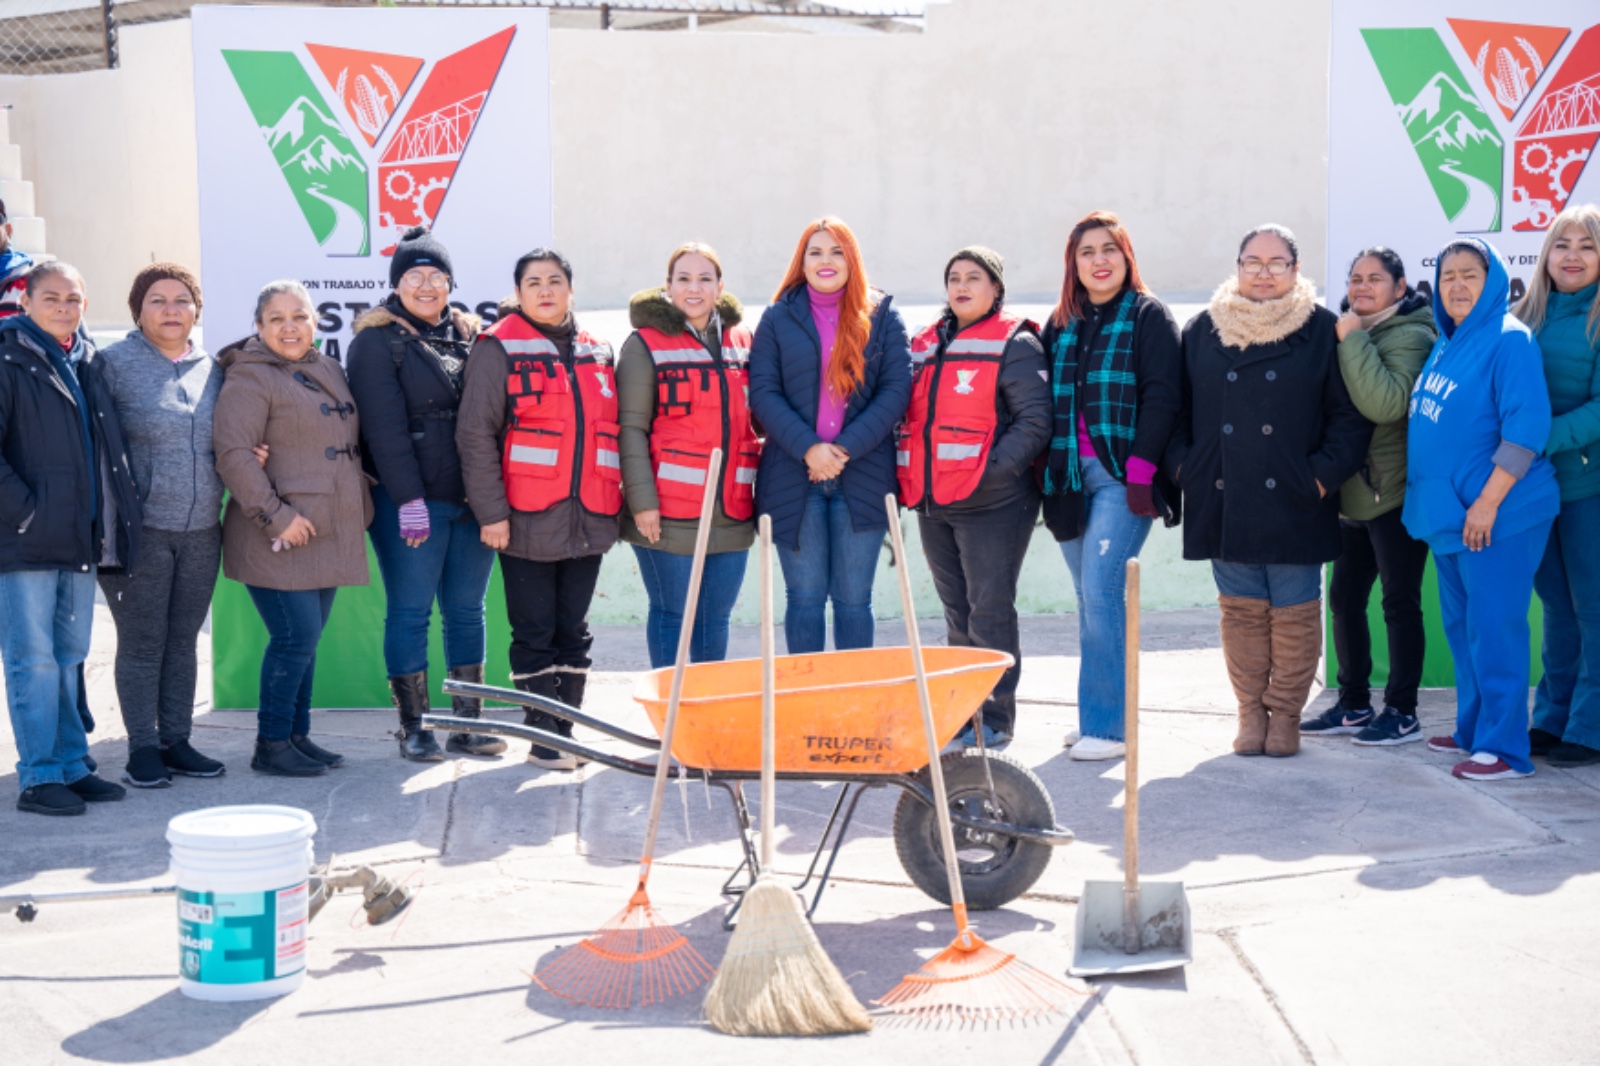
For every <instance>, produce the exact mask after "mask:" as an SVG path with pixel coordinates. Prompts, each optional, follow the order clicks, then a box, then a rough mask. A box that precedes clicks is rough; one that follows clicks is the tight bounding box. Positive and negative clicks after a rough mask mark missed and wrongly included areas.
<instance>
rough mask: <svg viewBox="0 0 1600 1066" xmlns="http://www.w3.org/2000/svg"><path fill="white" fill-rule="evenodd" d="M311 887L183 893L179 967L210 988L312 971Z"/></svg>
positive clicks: (185, 891) (179, 937) (187, 974)
mask: <svg viewBox="0 0 1600 1066" xmlns="http://www.w3.org/2000/svg"><path fill="white" fill-rule="evenodd" d="M307 899H308V896H307V892H306V883H305V882H304V881H302V882H300V883H299V884H297V885H290V886H289V887H288V888H280V889H277V890H275V891H271V890H269V891H266V892H190V891H188V890H186V889H180V890H179V892H178V945H179V965H180V967H181V968H182V973H183V976H185V977H187V978H188V979H189V980H191V981H198V982H200V983H202V984H208V985H244V984H254V983H256V982H258V981H272V980H276V979H277V978H280V977H288V976H289V975H290V974H295V973H299V972H300V971H301V970H303V969H305V967H306V903H307Z"/></svg>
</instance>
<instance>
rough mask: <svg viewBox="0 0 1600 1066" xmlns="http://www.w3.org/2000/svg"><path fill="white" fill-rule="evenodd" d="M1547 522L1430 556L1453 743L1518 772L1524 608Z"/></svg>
mask: <svg viewBox="0 0 1600 1066" xmlns="http://www.w3.org/2000/svg"><path fill="white" fill-rule="evenodd" d="M1549 540H1550V523H1549V522H1548V521H1546V522H1540V523H1539V524H1538V525H1536V526H1534V527H1533V528H1532V529H1526V530H1523V531H1522V532H1521V533H1517V534H1514V535H1513V536H1509V537H1505V538H1501V537H1495V538H1494V540H1493V543H1491V544H1490V545H1489V546H1488V547H1487V548H1484V549H1483V550H1482V551H1476V552H1475V551H1467V550H1465V549H1462V550H1460V551H1454V552H1450V553H1448V554H1441V553H1439V552H1438V551H1437V550H1436V551H1435V552H1434V564H1435V566H1437V568H1438V571H1439V608H1440V613H1441V614H1442V615H1443V616H1444V635H1445V639H1446V640H1447V641H1449V643H1450V655H1451V657H1452V658H1454V659H1455V664H1456V732H1455V741H1456V743H1457V744H1458V745H1460V747H1461V750H1462V751H1467V752H1471V753H1472V754H1474V755H1476V754H1478V753H1479V752H1486V753H1488V754H1490V755H1495V756H1498V757H1500V758H1501V759H1504V760H1505V761H1506V763H1507V764H1508V765H1510V766H1511V767H1513V768H1514V769H1517V770H1521V771H1523V772H1524V773H1532V772H1533V763H1532V762H1531V761H1529V759H1528V659H1529V633H1528V605H1529V604H1530V603H1531V602H1532V600H1533V574H1534V571H1536V570H1537V569H1538V568H1539V561H1540V559H1542V558H1543V557H1544V549H1545V545H1546V544H1547V543H1548V542H1549Z"/></svg>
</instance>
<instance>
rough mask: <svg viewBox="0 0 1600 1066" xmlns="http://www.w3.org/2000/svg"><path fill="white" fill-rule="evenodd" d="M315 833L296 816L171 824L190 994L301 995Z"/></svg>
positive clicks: (232, 812)
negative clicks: (298, 993)
mask: <svg viewBox="0 0 1600 1066" xmlns="http://www.w3.org/2000/svg"><path fill="white" fill-rule="evenodd" d="M316 831H317V823H316V820H315V819H314V818H312V817H311V815H310V814H308V813H307V812H305V811H302V810H297V809H295V808H294V807H271V806H249V807H209V808H207V809H205V810H200V811H190V812H189V813H188V814H180V815H178V816H177V817H176V818H174V819H172V821H170V822H168V823H167V842H168V843H169V844H171V845H172V877H173V880H174V881H175V882H177V886H178V987H179V989H180V990H181V991H182V992H183V994H184V995H186V996H189V997H191V998H193V999H207V1000H227V1001H233V1000H245V999H269V998H271V997H273V996H281V995H284V994H285V993H288V992H293V991H294V990H295V989H296V988H299V987H300V982H301V981H303V980H304V979H305V968H306V916H307V908H306V904H307V900H308V897H307V886H306V881H307V878H308V875H309V873H310V870H311V862H312V843H311V838H312V836H313V835H314V834H315V833H316Z"/></svg>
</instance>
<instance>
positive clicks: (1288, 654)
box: [1164, 225, 1372, 756]
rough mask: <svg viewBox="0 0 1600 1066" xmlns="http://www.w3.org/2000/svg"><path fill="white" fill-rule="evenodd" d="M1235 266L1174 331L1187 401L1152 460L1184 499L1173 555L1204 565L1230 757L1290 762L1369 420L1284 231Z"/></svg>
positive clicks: (1272, 229) (1270, 234) (1244, 246)
mask: <svg viewBox="0 0 1600 1066" xmlns="http://www.w3.org/2000/svg"><path fill="white" fill-rule="evenodd" d="M1237 266H1238V273H1237V275H1236V276H1234V277H1231V278H1229V279H1228V280H1227V281H1225V282H1223V283H1222V285H1221V286H1220V287H1219V288H1218V289H1217V291H1216V292H1215V293H1214V294H1212V297H1211V304H1210V306H1209V307H1208V308H1207V310H1205V311H1203V312H1201V313H1200V314H1199V315H1198V316H1197V317H1196V318H1195V319H1194V320H1193V321H1191V322H1190V323H1189V325H1188V326H1187V327H1185V328H1184V331H1183V356H1184V404H1183V412H1182V414H1181V415H1180V417H1179V423H1178V426H1177V429H1176V431H1175V432H1174V433H1173V436H1172V442H1171V444H1170V445H1169V446H1168V448H1167V455H1166V460H1165V463H1164V465H1165V466H1166V467H1167V469H1168V470H1169V471H1170V472H1171V473H1172V474H1173V475H1174V477H1175V480H1176V481H1177V483H1178V486H1179V488H1181V489H1182V490H1183V510H1184V519H1183V557H1184V558H1185V559H1208V560H1210V561H1211V571H1212V576H1213V578H1214V579H1215V580H1216V584H1217V602H1218V603H1219V604H1220V605H1221V607H1222V652H1223V656H1224V658H1225V659H1226V661H1227V664H1228V674H1229V676H1230V678H1231V679H1232V681H1233V688H1234V693H1235V695H1236V697H1237V698H1238V701H1239V733H1238V737H1237V738H1236V739H1235V740H1234V742H1233V750H1234V753H1235V754H1238V755H1262V754H1266V755H1275V756H1286V755H1293V754H1295V753H1296V752H1297V751H1299V750H1300V712H1301V711H1302V710H1303V709H1304V708H1305V703H1306V697H1307V695H1308V694H1309V693H1310V691H1311V681H1312V677H1313V675H1314V674H1315V673H1316V669H1317V662H1318V660H1319V659H1320V657H1321V655H1322V565H1323V564H1324V563H1328V562H1332V561H1333V560H1334V559H1336V558H1338V556H1339V551H1340V546H1341V541H1340V535H1339V486H1341V485H1343V484H1344V483H1345V481H1346V480H1347V479H1348V478H1349V477H1351V475H1353V474H1354V473H1355V472H1356V471H1357V470H1359V469H1360V468H1361V463H1362V459H1363V458H1364V456H1365V455H1366V451H1367V443H1368V441H1369V440H1370V439H1371V437H1372V423H1371V422H1368V421H1367V420H1366V419H1365V418H1363V417H1362V416H1361V413H1360V412H1359V411H1357V410H1356V408H1355V405H1354V404H1352V403H1351V401H1350V394H1349V393H1348V392H1347V391H1346V390H1345V384H1344V378H1343V376H1342V375H1341V373H1340V371H1339V361H1338V337H1337V334H1336V332H1335V325H1336V323H1337V322H1338V316H1336V315H1335V314H1334V313H1333V312H1332V311H1329V310H1328V309H1327V308H1325V307H1321V306H1319V305H1318V304H1317V293H1316V288H1315V286H1313V285H1312V283H1311V281H1310V279H1308V278H1304V277H1301V276H1300V249H1299V245H1298V243H1297V242H1296V241H1295V238H1294V234H1293V233H1291V232H1289V230H1287V229H1285V228H1284V227H1282V226H1274V225H1265V226H1258V227H1256V228H1255V229H1253V230H1251V231H1250V232H1249V233H1247V234H1245V236H1244V240H1242V241H1241V242H1240V243H1239V255H1238V264H1237Z"/></svg>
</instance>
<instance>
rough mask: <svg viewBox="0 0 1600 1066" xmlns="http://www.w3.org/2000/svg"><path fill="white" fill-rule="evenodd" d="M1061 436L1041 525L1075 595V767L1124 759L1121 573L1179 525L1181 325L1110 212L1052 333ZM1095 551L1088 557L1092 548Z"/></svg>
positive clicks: (1047, 464) (1100, 216)
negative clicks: (1155, 531)
mask: <svg viewBox="0 0 1600 1066" xmlns="http://www.w3.org/2000/svg"><path fill="white" fill-rule="evenodd" d="M1043 339H1044V351H1045V362H1046V363H1048V364H1049V366H1050V391H1051V394H1052V398H1053V400H1054V426H1053V429H1052V430H1051V437H1050V447H1049V449H1048V450H1047V451H1046V452H1045V455H1044V494H1045V498H1044V519H1045V524H1046V525H1047V526H1049V528H1050V532H1051V533H1052V534H1054V535H1055V538H1056V540H1057V541H1059V542H1060V543H1061V554H1062V555H1063V556H1065V557H1066V561H1067V569H1068V570H1070V571H1072V584H1073V587H1074V588H1075V589H1076V591H1077V595H1078V647H1079V650H1080V653H1081V655H1082V664H1081V667H1080V669H1079V672H1078V729H1077V730H1075V731H1073V732H1072V733H1069V734H1068V736H1067V744H1068V746H1070V747H1071V748H1072V758H1074V759H1079V760H1093V759H1115V758H1117V757H1118V756H1120V755H1122V753H1123V733H1122V726H1123V681H1124V673H1123V670H1124V665H1123V664H1124V655H1125V646H1124V642H1125V639H1126V636H1127V634H1126V631H1125V630H1126V626H1125V614H1124V603H1125V600H1126V596H1125V592H1126V589H1125V586H1124V581H1123V578H1124V574H1125V573H1126V570H1127V565H1128V560H1129V559H1130V558H1132V557H1134V556H1136V555H1138V554H1139V549H1140V548H1142V547H1143V546H1144V542H1145V538H1146V537H1148V536H1149V535H1150V527H1151V525H1152V523H1153V522H1154V520H1155V519H1157V518H1163V519H1165V521H1166V523H1167V524H1168V525H1176V524H1177V522H1178V498H1179V497H1178V493H1177V489H1176V487H1175V486H1173V485H1172V484H1171V483H1170V482H1168V481H1167V480H1166V479H1165V478H1164V477H1162V475H1161V474H1160V473H1159V472H1158V471H1157V469H1156V468H1157V465H1158V464H1159V463H1160V461H1161V456H1162V453H1163V452H1164V451H1165V450H1166V447H1167V438H1168V437H1170V436H1171V434H1172V428H1173V425H1174V423H1175V422H1176V420H1177V417H1178V412H1179V407H1180V405H1181V404H1182V390H1183V359H1182V349H1181V347H1180V345H1179V340H1178V325H1177V323H1176V322H1175V321H1173V318H1172V312H1170V311H1168V310H1167V308H1166V305H1165V304H1163V303H1162V302H1161V301H1160V300H1157V299H1156V298H1155V297H1154V296H1152V295H1151V294H1150V290H1149V289H1147V288H1145V284H1144V279H1143V278H1141V277H1140V276H1139V262H1138V260H1137V259H1136V258H1134V254H1133V242H1132V241H1130V240H1129V239H1128V232H1127V230H1125V229H1123V228H1122V222H1121V220H1119V219H1118V218H1117V216H1116V215H1114V214H1112V213H1111V212H1110V211H1094V212H1091V213H1090V214H1088V215H1085V216H1084V217H1083V219H1082V220H1081V221H1079V223H1078V224H1077V225H1076V226H1074V227H1072V233H1071V235H1070V236H1069V237H1068V238H1067V253H1066V277H1065V279H1064V280H1063V282H1062V285H1061V302H1060V303H1058V304H1056V309H1055V313H1054V314H1052V315H1051V316H1050V322H1049V324H1048V325H1046V327H1045V331H1044V338H1043ZM1086 545H1087V546H1088V547H1087V549H1086V547H1085V546H1086Z"/></svg>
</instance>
